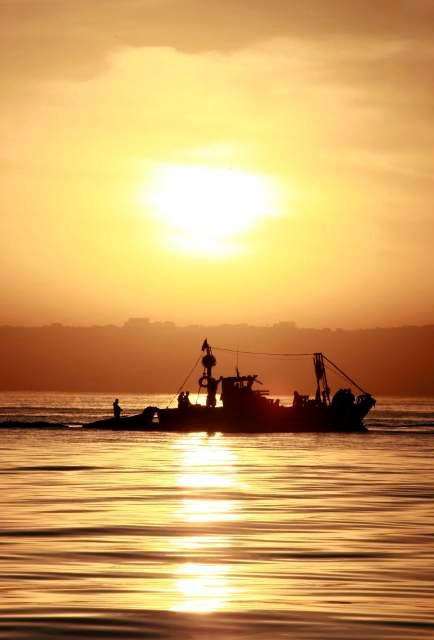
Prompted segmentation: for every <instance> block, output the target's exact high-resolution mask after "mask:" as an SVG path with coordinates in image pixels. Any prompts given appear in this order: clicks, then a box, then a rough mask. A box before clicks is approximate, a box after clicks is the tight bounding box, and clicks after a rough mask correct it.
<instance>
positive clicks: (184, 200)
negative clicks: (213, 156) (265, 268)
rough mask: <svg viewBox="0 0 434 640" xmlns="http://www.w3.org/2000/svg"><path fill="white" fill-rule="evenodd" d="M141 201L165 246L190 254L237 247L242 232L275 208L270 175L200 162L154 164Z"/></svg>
mask: <svg viewBox="0 0 434 640" xmlns="http://www.w3.org/2000/svg"><path fill="white" fill-rule="evenodd" d="M141 200H142V202H143V203H144V204H145V206H146V208H147V210H148V212H149V213H150V214H151V216H152V217H153V218H154V220H156V221H157V222H158V223H159V225H161V226H162V227H163V235H164V237H165V238H166V240H167V241H168V242H169V245H170V247H171V248H172V249H176V250H178V251H182V252H186V253H190V254H192V253H193V254H195V253H200V254H208V255H217V254H218V255H227V254H230V253H234V252H237V251H239V250H240V249H241V248H242V247H243V234H245V233H246V232H247V231H248V230H249V229H252V228H253V227H254V226H255V225H257V224H258V222H259V221H260V220H261V219H263V218H265V217H267V216H274V215H277V213H278V207H277V192H276V187H275V185H274V184H273V181H272V180H271V179H270V178H267V177H265V176H261V175H257V174H253V173H248V172H245V171H241V170H237V169H226V168H216V167H209V166H203V165H175V164H164V165H158V167H156V168H155V169H154V170H153V171H152V172H151V176H150V179H149V181H148V183H147V184H146V187H145V188H144V189H143V190H142V197H141Z"/></svg>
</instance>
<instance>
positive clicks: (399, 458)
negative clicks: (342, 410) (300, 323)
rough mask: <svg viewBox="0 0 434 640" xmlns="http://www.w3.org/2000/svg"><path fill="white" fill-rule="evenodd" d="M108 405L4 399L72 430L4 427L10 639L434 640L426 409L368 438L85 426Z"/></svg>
mask: <svg viewBox="0 0 434 640" xmlns="http://www.w3.org/2000/svg"><path fill="white" fill-rule="evenodd" d="M113 399H114V398H113V395H110V394H101V393H98V394H91V393H82V394H80V393H74V394H72V393H33V392H32V393H30V392H29V393H22V392H20V393H18V392H17V393H0V421H5V420H19V421H29V422H31V421H37V420H48V421H51V422H57V423H62V424H68V425H69V426H70V428H68V429H63V430H62V429H58V430H57V429H54V430H48V431H44V430H32V429H30V428H29V429H9V430H8V429H4V428H3V429H0V439H1V440H0V474H1V491H0V514H1V516H0V639H1V640H30V639H31V640H48V639H57V638H59V639H76V638H77V639H80V640H91V639H92V640H95V639H97V638H103V639H106V638H107V639H111V640H113V639H116V640H124V639H139V638H140V639H146V640H149V639H154V638H155V639H161V640H163V639H170V640H172V639H173V640H175V639H176V640H187V639H188V640H208V639H210V640H216V639H222V640H241V639H243V640H244V639H253V640H259V639H261V640H274V639H277V640H279V639H286V638H288V639H289V638H291V639H292V640H298V639H300V640H304V639H315V640H317V639H318V640H329V639H330V640H332V639H333V640H340V639H342V640H343V639H345V640H347V639H349V638H351V639H379V640H380V639H381V640H384V639H393V640H399V639H401V638H402V639H404V638H406V639H408V638H410V639H415V640H416V639H417V640H424V639H428V638H429V639H432V638H434V470H433V454H434V399H433V398H417V399H416V398H380V399H379V400H378V402H377V406H376V408H375V410H373V411H372V412H371V414H370V415H369V417H368V419H367V420H366V425H367V427H368V429H369V432H368V433H366V434H350V435H345V434H299V435H295V434H275V435H273V434H271V435H253V436H246V435H243V436H235V435H230V436H227V435H224V434H222V433H212V434H211V433H206V432H203V433H171V434H168V433H146V432H130V433H128V432H108V431H107V432H98V431H85V430H83V429H81V428H80V425H81V424H83V423H85V422H89V421H92V420H95V419H99V418H103V417H108V416H110V414H111V407H112V402H113ZM171 400H173V399H172V398H171V397H170V396H164V395H162V396H144V395H141V396H139V395H127V394H123V395H121V396H120V404H121V406H122V407H123V408H124V414H125V415H128V414H133V413H136V412H137V411H140V410H142V409H143V408H144V407H145V406H147V405H150V404H152V405H158V406H167V404H169V403H170V401H171ZM288 401H289V399H288Z"/></svg>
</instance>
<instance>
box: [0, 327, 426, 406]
mask: <svg viewBox="0 0 434 640" xmlns="http://www.w3.org/2000/svg"><path fill="white" fill-rule="evenodd" d="M205 337H207V338H208V341H209V343H210V344H211V345H213V346H214V347H215V348H216V351H215V355H216V357H217V361H218V364H217V369H216V373H218V375H220V374H222V375H230V374H232V373H233V372H234V370H235V367H236V366H237V364H238V367H239V368H240V370H241V372H242V373H243V372H244V373H258V374H259V375H260V379H261V380H262V381H263V382H264V384H265V387H266V388H267V389H269V390H270V392H271V393H275V394H292V393H293V391H294V389H297V390H299V391H300V392H303V393H312V392H313V390H314V375H313V369H312V363H311V360H310V358H285V357H281V356H273V357H270V356H268V357H267V356H257V355H249V354H241V353H238V354H237V353H235V352H236V350H237V349H238V350H239V351H254V352H261V353H272V354H282V353H312V352H314V351H322V352H324V353H325V354H326V355H327V356H328V357H329V358H330V359H331V360H333V361H335V362H336V363H337V364H338V365H339V366H340V367H341V368H342V369H343V370H344V371H346V372H347V373H348V374H349V375H350V376H351V377H352V378H354V379H355V380H356V381H357V382H358V383H359V384H360V385H361V386H362V387H363V388H365V389H367V390H368V391H370V392H371V393H373V394H374V395H401V396H405V395H408V396H434V325H428V326H421V327H417V326H408V327H396V328H374V329H357V330H355V329H353V330H348V329H333V330H332V329H328V328H325V329H311V328H298V327H297V326H296V325H295V323H294V322H279V323H276V324H273V325H270V326H252V325H248V324H233V325H232V324H222V325H216V326H209V325H208V326H205V325H203V326H202V325H189V326H177V325H175V324H174V323H172V322H151V321H149V320H148V319H147V318H132V319H130V320H128V321H127V322H126V323H125V324H124V325H123V326H115V325H105V326H85V327H83V326H81V327H70V326H63V325H61V324H58V323H56V324H52V325H48V326H41V327H12V326H0V353H1V354H2V357H1V359H0V390H3V391H19V390H29V391H37V390H40V391H110V392H114V393H121V392H134V393H163V392H173V391H176V389H177V388H178V387H179V386H180V384H181V383H182V381H183V380H184V379H185V377H186V375H187V373H188V372H189V371H190V370H191V368H192V366H193V364H194V362H195V361H196V359H197V358H199V356H200V347H201V344H202V341H203V339H204V338H205ZM218 347H219V348H222V347H224V348H229V349H233V350H234V352H227V351H220V350H219V349H218ZM200 373H201V369H200V366H198V367H197V369H196V371H195V372H194V373H193V375H192V377H191V379H190V381H189V382H188V384H189V388H191V389H192V390H196V387H197V381H196V378H198V377H199V375H200ZM330 383H331V387H332V389H336V388H338V387H339V386H348V383H346V382H344V381H343V380H340V379H339V378H335V377H331V379H330Z"/></svg>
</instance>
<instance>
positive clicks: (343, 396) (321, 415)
mask: <svg viewBox="0 0 434 640" xmlns="http://www.w3.org/2000/svg"><path fill="white" fill-rule="evenodd" d="M201 351H202V354H201V356H200V359H201V362H202V367H203V373H202V375H201V377H200V378H199V388H200V389H202V390H204V391H206V404H205V405H204V404H198V403H196V404H192V403H191V402H190V400H189V397H188V394H185V393H184V392H183V390H182V389H179V390H178V394H176V395H177V399H178V406H177V407H170V406H168V407H166V408H158V407H154V406H149V407H146V408H145V409H144V410H143V412H142V413H140V414H138V415H134V416H128V417H125V418H120V417H118V418H110V419H107V420H98V421H97V422H92V423H90V424H86V425H83V426H84V427H85V428H87V429H114V430H147V431H222V432H224V433H272V432H288V433H297V432H345V433H354V432H364V431H366V427H365V425H364V424H363V420H364V418H365V417H366V415H367V414H368V413H369V411H370V410H371V409H372V407H374V406H375V399H374V398H373V397H372V395H371V394H370V393H368V392H366V391H365V390H364V389H362V387H360V385H358V384H357V383H356V382H355V381H354V380H353V379H351V378H350V377H349V376H348V375H347V374H346V373H345V372H344V371H342V369H340V368H339V367H338V366H337V365H336V364H335V363H334V362H332V361H331V360H330V359H329V358H327V356H326V355H325V354H323V353H321V352H316V353H312V354H302V355H311V356H312V363H313V369H314V375H315V380H316V389H315V393H314V395H313V397H312V398H310V397H309V396H306V395H301V394H299V393H297V392H294V398H293V402H292V406H285V405H283V404H281V402H280V400H278V399H272V398H270V397H268V392H267V391H264V390H262V389H260V388H257V385H258V384H260V383H259V380H258V375H257V374H253V375H241V374H240V372H239V371H238V368H237V369H236V375H234V376H227V377H223V376H220V377H219V378H216V377H214V375H213V369H214V367H215V366H216V364H217V360H216V357H215V355H214V353H213V349H212V347H211V345H210V344H209V343H208V340H206V339H205V340H204V342H203V344H202V350H201ZM279 355H290V354H279ZM292 355H299V354H292ZM326 366H327V367H331V368H332V369H333V370H334V371H335V372H337V373H339V375H341V376H342V377H344V378H345V379H346V380H347V381H348V382H349V383H350V385H351V386H352V387H355V388H356V389H357V390H358V391H359V392H360V393H359V395H357V396H355V395H354V394H353V392H352V391H351V388H343V389H338V390H337V391H336V392H335V393H334V394H333V395H332V393H331V390H330V387H329V384H328V380H327V369H326ZM219 391H220V402H219V403H218V402H217V394H218V392H219Z"/></svg>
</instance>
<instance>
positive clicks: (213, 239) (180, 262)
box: [0, 0, 434, 327]
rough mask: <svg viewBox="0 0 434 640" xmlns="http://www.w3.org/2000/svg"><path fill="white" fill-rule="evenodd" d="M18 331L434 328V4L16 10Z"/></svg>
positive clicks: (0, 24) (10, 306)
mask: <svg viewBox="0 0 434 640" xmlns="http://www.w3.org/2000/svg"><path fill="white" fill-rule="evenodd" d="M0 12H1V15H0V67H1V69H0V72H1V86H2V99H1V102H0V109H1V113H0V116H1V117H0V141H1V147H0V207H1V208H0V215H1V219H0V225H1V227H0V231H1V234H0V244H1V246H0V256H1V258H0V264H1V278H2V307H1V312H0V322H1V323H3V324H4V323H13V324H27V325H29V324H40V323H46V322H54V321H60V322H63V323H72V324H92V323H111V322H114V323H119V322H123V321H124V320H125V319H126V318H128V317H130V316H148V317H150V318H152V319H154V320H166V319H170V320H173V321H175V322H178V323H181V324H185V323H204V322H205V323H208V322H216V323H220V322H246V321H247V322H250V323H272V322H275V321H278V320H295V321H296V322H297V323H298V324H300V325H304V326H330V327H336V326H342V327H364V326H376V325H378V326H385V325H398V324H426V323H432V322H433V321H434V315H433V311H432V309H433V308H434V305H433V285H432V282H433V278H434V255H433V251H432V247H433V243H434V179H433V175H434V174H433V148H434V128H433V116H434V88H433V87H434V85H433V77H434V44H433V43H434V37H433V36H434V1H433V0H375V2H374V1H371V0H327V2H325V1H324V0H310V1H309V2H307V1H304V0H303V1H302V0H298V1H294V2H290V1H289V0H268V1H267V2H263V1H262V0H261V1H259V0H249V1H247V0H243V1H241V0H230V1H229V0H210V1H208V2H207V1H206V0H122V2H120V1H119V0H106V1H105V0H52V1H49V0H10V1H8V0H0Z"/></svg>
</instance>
